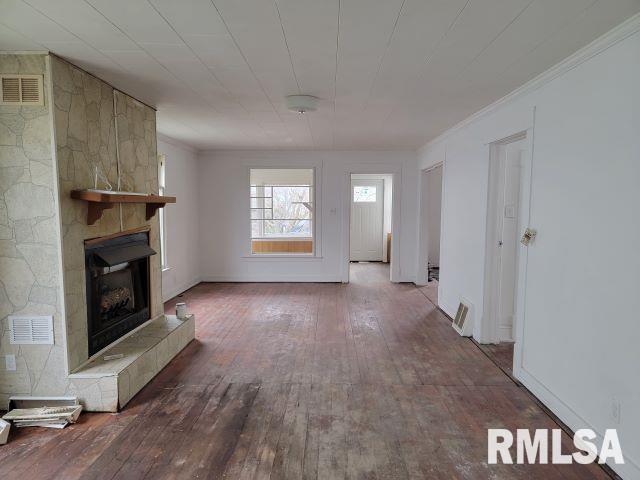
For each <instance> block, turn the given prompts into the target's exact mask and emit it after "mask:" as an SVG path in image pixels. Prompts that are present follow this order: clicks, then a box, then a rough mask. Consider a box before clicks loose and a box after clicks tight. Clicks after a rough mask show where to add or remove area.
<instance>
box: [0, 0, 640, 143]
mask: <svg viewBox="0 0 640 480" xmlns="http://www.w3.org/2000/svg"><path fill="white" fill-rule="evenodd" d="M638 11H640V0H180V1H179V0H148V1H147V0H25V1H20V0H0V50H5V51H24V50H50V51H51V52H54V53H56V54H58V55H60V56H62V57H64V58H66V59H68V60H70V61H71V62H73V63H75V64H77V65H79V66H81V67H83V68H85V69H86V70H88V71H89V72H92V73H94V74H96V75H97V76H99V77H101V78H104V79H105V80H107V81H109V82H110V83H112V84H113V85H114V86H116V87H118V88H120V89H122V90H123V91H125V92H127V93H130V94H132V95H133V96H136V97H138V98H139V99H141V100H143V101H144V102H146V103H148V104H150V105H154V106H156V107H157V109H158V130H159V131H160V132H161V133H164V134H166V135H168V136H171V137H173V138H176V139H178V140H181V141H184V142H186V143H188V144H191V145H192V146H194V147H195V148H198V149H230V148H316V149H331V148H333V149H396V148H402V149H407V148H411V149H413V148H417V147H420V146H421V145H423V144H424V143H426V142H427V141H428V140H429V139H431V138H433V137H435V136H436V135H437V134H439V133H441V132H442V131H444V130H445V129H446V128H448V127H449V126H451V125H453V124H455V123H457V122H458V121H460V120H462V119H464V118H465V117H467V116H468V115H470V114H471V113H473V112H475V111H477V110H479V109H480V108H482V107H483V106H485V105H488V104H489V103H491V102H492V101H494V100H496V99H498V98H500V97H502V96H503V95H505V94H507V93H508V92H510V91H511V90H513V89H514V88H516V87H518V86H519V85H521V84H523V83H525V82H526V81H527V80H529V79H531V78H533V77H534V76H536V75H537V74H539V73H541V72H543V71H544V70H546V69H547V68H549V67H550V66H552V65H553V64H555V63H557V62H558V61H560V60H562V59H563V58H565V57H567V56H568V55H570V54H571V53H573V52H574V51H576V50H578V49H579V48H580V47H582V46H584V45H586V44H587V43H589V42H590V41H592V40H594V39H595V38H597V37H598V36H600V35H602V34H603V33H605V32H606V31H608V30H609V29H611V28H612V27H614V26H615V25H617V24H618V23H620V22H622V21H623V20H624V19H626V18H628V17H630V16H632V15H633V14H635V13H637V12H638ZM298 93H303V94H311V95H316V96H318V97H320V98H321V99H322V101H321V102H320V106H319V109H318V111H316V112H313V113H309V114H306V115H298V114H296V113H292V112H289V111H288V110H287V109H286V106H285V102H284V96H285V95H291V94H298Z"/></svg>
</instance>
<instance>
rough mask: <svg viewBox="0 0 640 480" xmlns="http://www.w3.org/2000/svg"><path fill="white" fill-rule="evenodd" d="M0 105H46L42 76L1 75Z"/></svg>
mask: <svg viewBox="0 0 640 480" xmlns="http://www.w3.org/2000/svg"><path fill="white" fill-rule="evenodd" d="M0 82H1V83H2V90H1V92H2V96H1V97H0V105H44V93H43V77H42V75H0Z"/></svg>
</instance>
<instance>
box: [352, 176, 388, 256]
mask: <svg viewBox="0 0 640 480" xmlns="http://www.w3.org/2000/svg"><path fill="white" fill-rule="evenodd" d="M386 177H387V178H388V177H389V176H388V175H387V176H386ZM357 182H361V183H362V184H364V185H367V184H368V182H370V185H373V184H374V183H375V185H376V186H378V185H379V186H380V188H379V189H378V193H377V194H376V201H375V202H372V203H373V204H374V208H375V209H376V210H377V209H378V208H379V210H380V218H379V220H380V229H379V231H377V232H376V234H375V238H376V239H377V240H376V243H377V244H378V248H380V260H379V261H381V262H384V261H385V258H384V254H385V245H384V244H385V241H386V239H385V235H384V231H385V230H384V214H385V209H386V207H387V202H385V194H386V188H385V183H386V181H385V178H383V177H382V176H380V177H379V178H376V177H375V176H367V177H365V178H354V176H353V175H352V176H351V192H350V194H349V195H350V201H351V210H350V212H351V214H353V210H354V208H355V206H356V202H354V201H353V190H354V187H355V186H358V185H356V183H357ZM392 193H393V192H392ZM378 200H379V204H378ZM352 227H353V225H351V223H350V224H349V261H350V262H352V261H356V262H357V261H358V260H354V259H353V232H352V231H351V229H352ZM361 240H362V239H361ZM360 261H377V260H366V259H362V260H360Z"/></svg>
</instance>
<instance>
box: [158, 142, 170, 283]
mask: <svg viewBox="0 0 640 480" xmlns="http://www.w3.org/2000/svg"><path fill="white" fill-rule="evenodd" d="M157 157H158V195H161V196H162V195H164V194H165V190H166V188H167V186H166V183H167V182H166V181H167V156H166V155H165V154H164V153H158V154H157ZM158 224H159V225H158V227H159V228H158V232H159V236H160V268H161V270H162V271H163V272H164V271H166V270H169V269H170V267H169V263H168V259H167V217H166V215H165V210H164V207H161V208H159V209H158Z"/></svg>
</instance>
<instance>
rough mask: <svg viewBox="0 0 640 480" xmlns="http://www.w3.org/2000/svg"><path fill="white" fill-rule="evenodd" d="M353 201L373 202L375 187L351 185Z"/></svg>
mask: <svg viewBox="0 0 640 480" xmlns="http://www.w3.org/2000/svg"><path fill="white" fill-rule="evenodd" d="M353 201H354V202H356V203H358V202H375V201H376V187H375V185H373V186H366V187H364V186H355V187H353Z"/></svg>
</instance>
